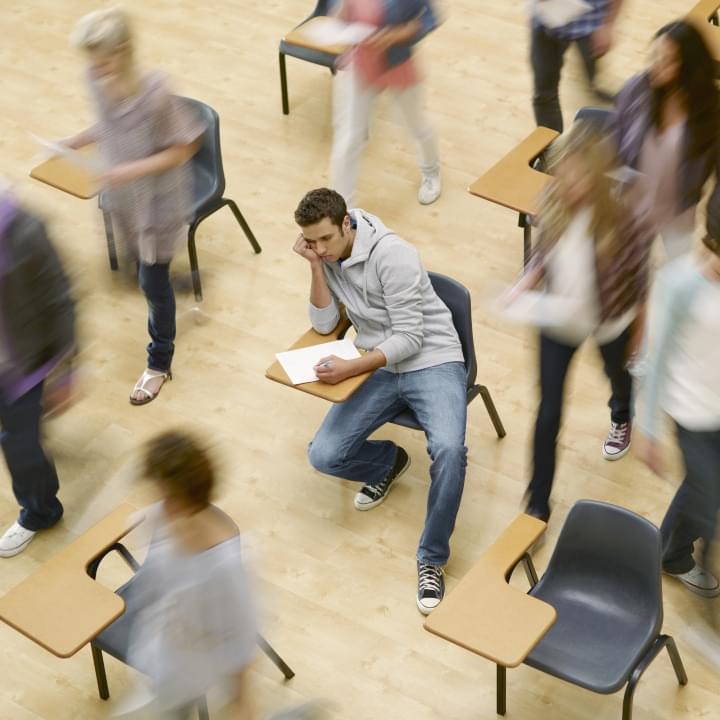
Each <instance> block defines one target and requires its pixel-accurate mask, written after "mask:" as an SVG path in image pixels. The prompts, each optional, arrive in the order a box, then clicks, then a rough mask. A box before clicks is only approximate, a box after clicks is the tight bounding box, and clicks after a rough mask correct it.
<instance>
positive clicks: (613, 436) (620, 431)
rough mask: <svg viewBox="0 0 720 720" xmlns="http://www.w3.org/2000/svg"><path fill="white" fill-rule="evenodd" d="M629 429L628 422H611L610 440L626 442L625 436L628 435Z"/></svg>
mask: <svg viewBox="0 0 720 720" xmlns="http://www.w3.org/2000/svg"><path fill="white" fill-rule="evenodd" d="M627 429H628V424H627V423H611V425H610V436H609V437H608V442H613V443H624V442H625V436H626V435H627Z"/></svg>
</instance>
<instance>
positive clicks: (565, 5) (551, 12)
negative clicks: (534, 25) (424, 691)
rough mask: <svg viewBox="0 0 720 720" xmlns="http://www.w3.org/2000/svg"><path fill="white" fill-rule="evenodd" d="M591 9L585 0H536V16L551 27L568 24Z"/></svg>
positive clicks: (546, 25)
mask: <svg viewBox="0 0 720 720" xmlns="http://www.w3.org/2000/svg"><path fill="white" fill-rule="evenodd" d="M591 9H592V6H591V5H590V4H588V3H587V2H584V0H535V17H536V18H538V20H540V22H541V23H542V24H543V25H544V26H545V27H547V28H551V29H552V28H559V27H562V26H563V25H567V24H568V23H569V22H572V21H573V20H575V19H577V18H579V17H580V16H581V15H584V14H585V13H586V12H587V11H588V10H591Z"/></svg>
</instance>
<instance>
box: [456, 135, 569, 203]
mask: <svg viewBox="0 0 720 720" xmlns="http://www.w3.org/2000/svg"><path fill="white" fill-rule="evenodd" d="M559 134H560V133H558V132H557V131H556V130H550V129H549V128H546V127H539V128H535V130H533V132H532V133H530V135H528V136H527V137H526V138H525V139H524V140H523V141H522V142H521V143H520V144H519V145H516V146H515V147H514V148H513V149H512V150H511V151H510V152H509V153H508V154H507V155H505V156H504V157H503V158H502V159H501V160H500V161H499V162H497V163H495V165H493V166H492V167H491V168H490V169H489V170H488V171H487V172H485V173H484V174H483V175H481V176H480V177H479V178H478V179H477V180H476V181H475V182H474V183H473V184H472V185H471V186H470V187H469V188H468V190H469V192H470V193H472V194H473V195H477V196H478V197H481V198H484V199H485V200H490V202H494V203H497V204H498V205H502V206H503V207H506V208H510V209H511V210H516V211H517V212H520V213H523V214H525V215H532V214H533V213H534V212H535V209H536V207H537V201H538V198H539V197H540V195H541V193H542V191H543V190H544V189H545V187H546V185H547V184H548V182H550V175H547V174H545V173H541V172H538V171H537V170H533V169H532V168H531V167H530V164H531V163H532V162H533V161H534V160H535V159H536V158H537V157H538V156H539V155H540V154H541V153H542V152H543V150H545V149H546V148H547V147H548V146H549V145H550V144H551V143H552V141H553V140H555V138H556V137H558V135H559Z"/></svg>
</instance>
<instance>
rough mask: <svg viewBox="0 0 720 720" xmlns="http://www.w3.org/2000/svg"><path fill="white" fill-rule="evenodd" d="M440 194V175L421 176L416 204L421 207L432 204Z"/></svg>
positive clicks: (437, 173)
mask: <svg viewBox="0 0 720 720" xmlns="http://www.w3.org/2000/svg"><path fill="white" fill-rule="evenodd" d="M441 192H442V180H440V173H439V172H435V173H431V174H423V176H422V182H421V183H420V189H419V190H418V202H419V203H420V204H421V205H430V203H434V202H435V201H436V200H437V199H438V198H439V197H440V193H441Z"/></svg>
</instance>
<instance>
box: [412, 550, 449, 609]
mask: <svg viewBox="0 0 720 720" xmlns="http://www.w3.org/2000/svg"><path fill="white" fill-rule="evenodd" d="M417 571H418V590H417V607H418V610H419V611H420V612H421V613H422V614H423V615H429V614H430V613H431V612H432V611H433V610H434V609H435V608H436V607H437V606H438V605H439V604H440V601H441V600H442V599H443V596H444V595H445V575H444V573H443V569H442V568H441V567H439V566H438V565H428V564H427V563H423V562H420V561H418V564H417Z"/></svg>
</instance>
